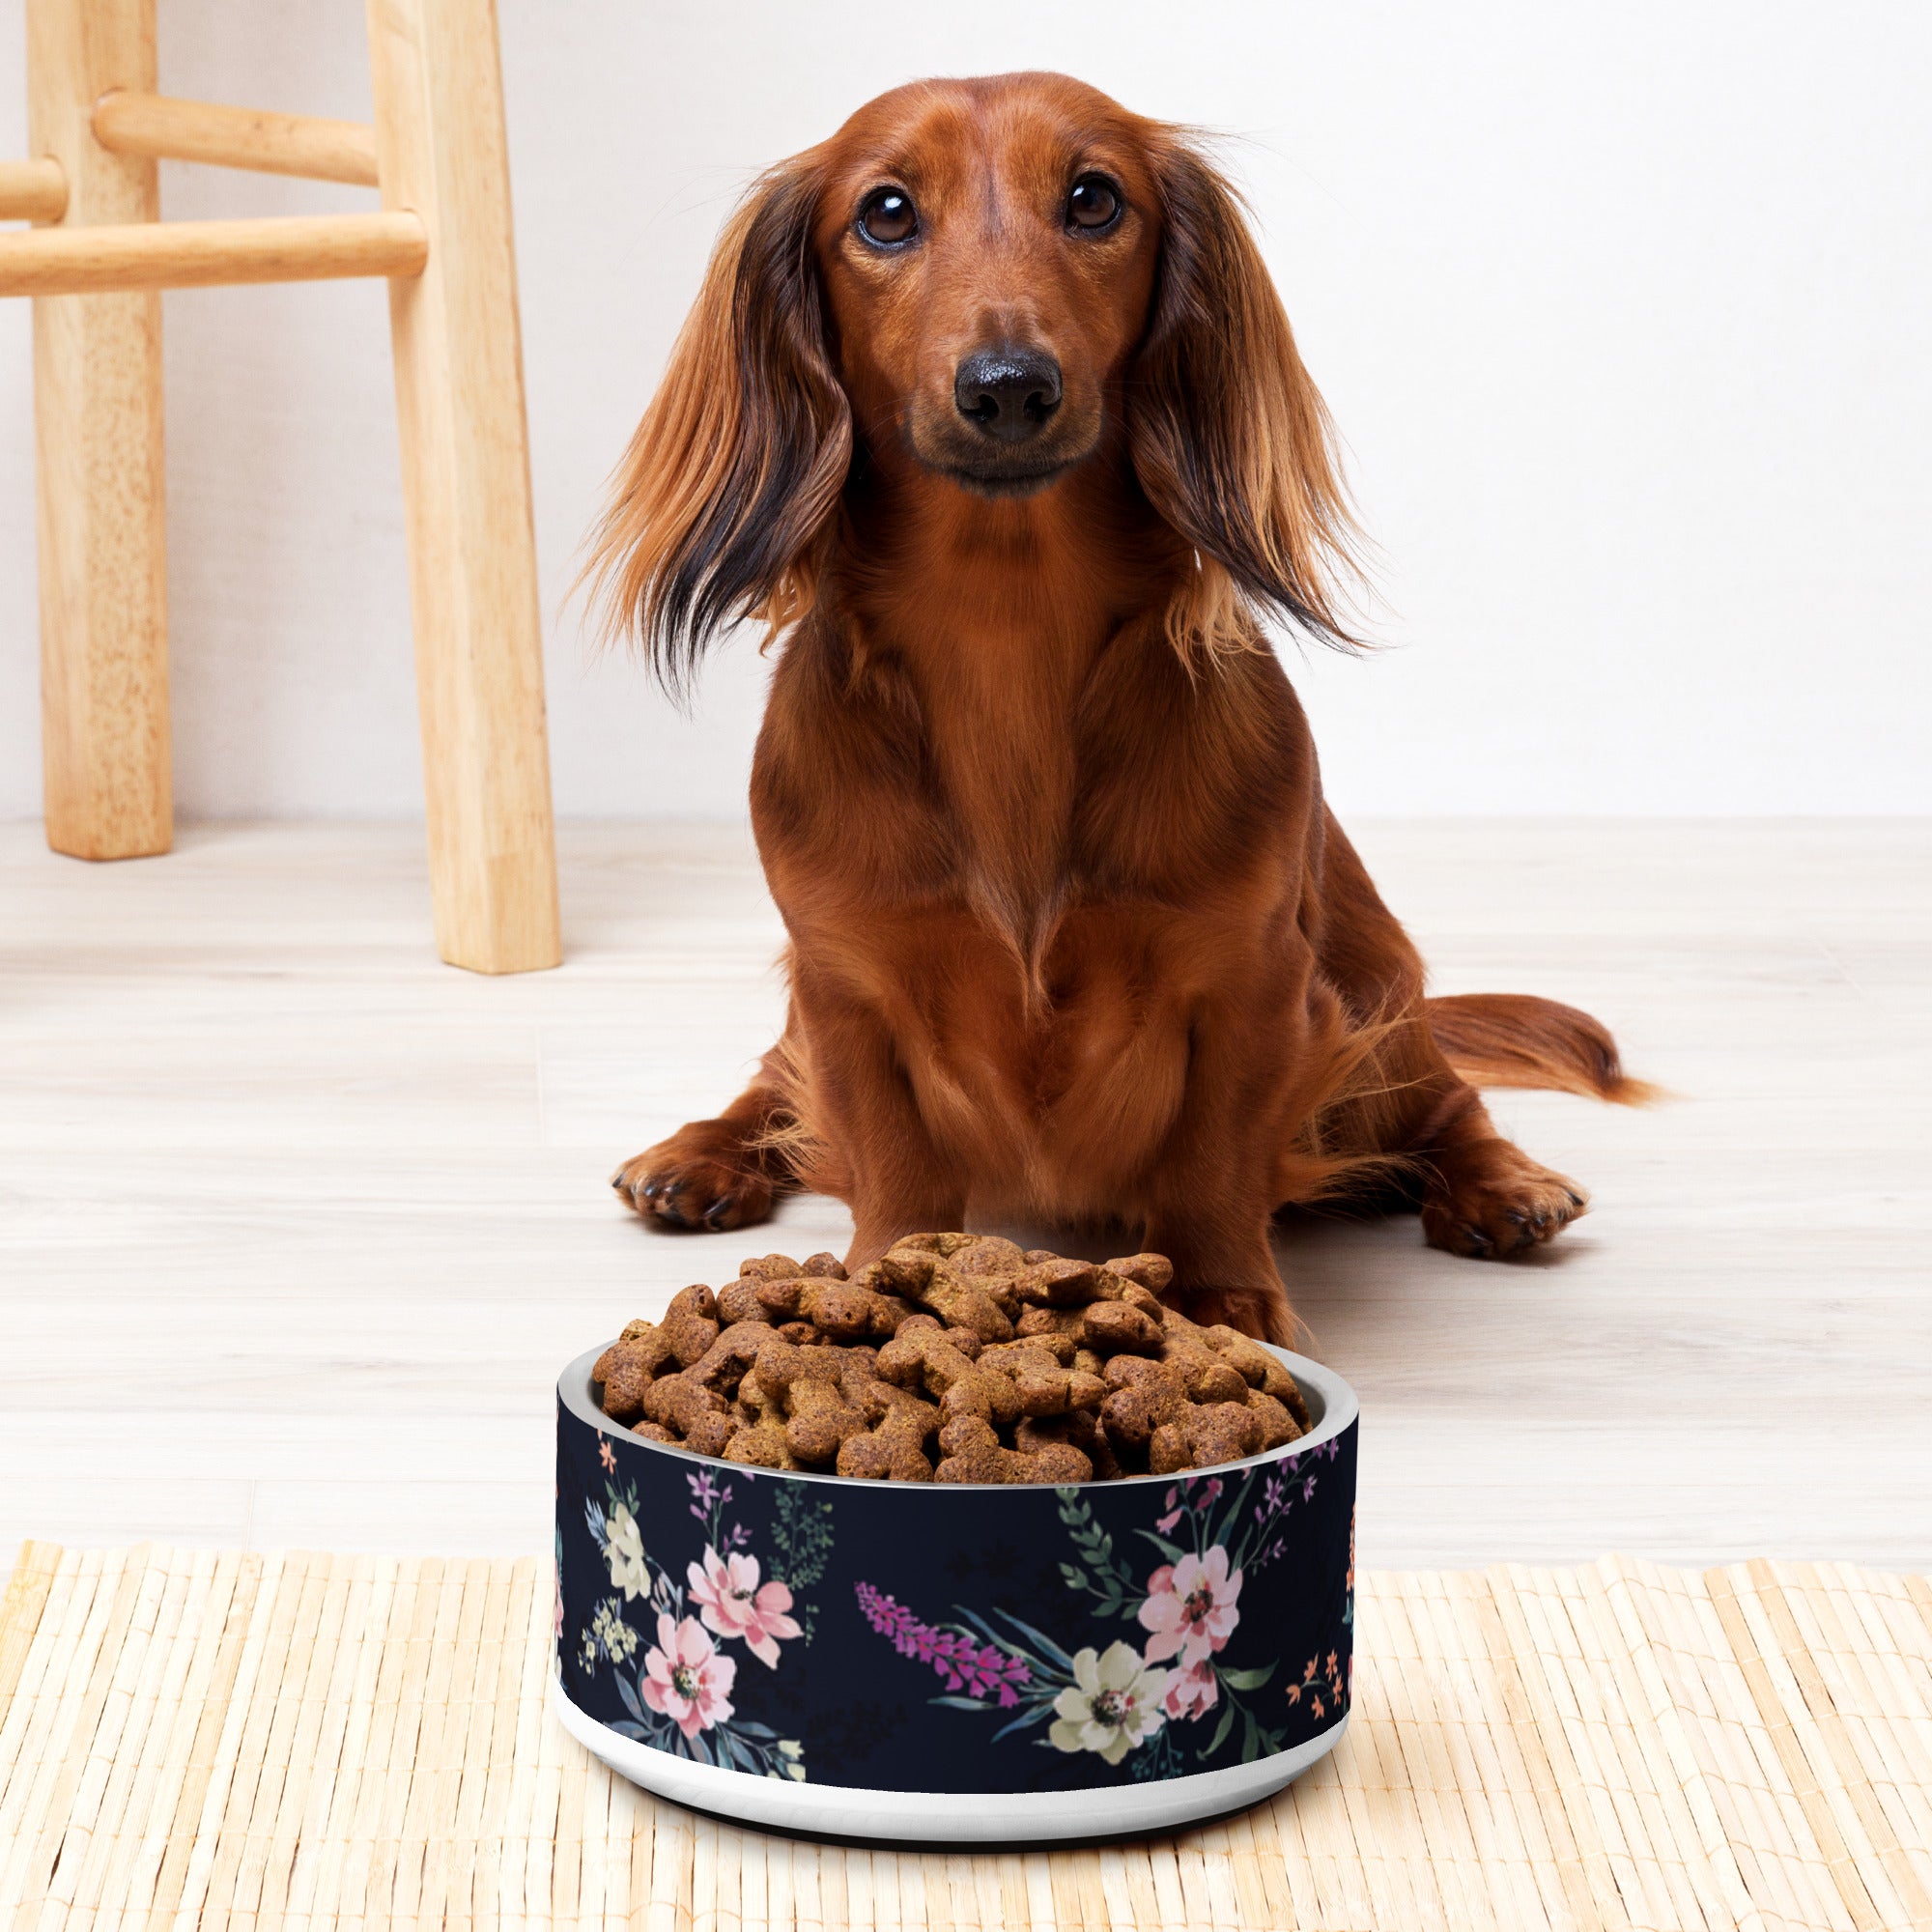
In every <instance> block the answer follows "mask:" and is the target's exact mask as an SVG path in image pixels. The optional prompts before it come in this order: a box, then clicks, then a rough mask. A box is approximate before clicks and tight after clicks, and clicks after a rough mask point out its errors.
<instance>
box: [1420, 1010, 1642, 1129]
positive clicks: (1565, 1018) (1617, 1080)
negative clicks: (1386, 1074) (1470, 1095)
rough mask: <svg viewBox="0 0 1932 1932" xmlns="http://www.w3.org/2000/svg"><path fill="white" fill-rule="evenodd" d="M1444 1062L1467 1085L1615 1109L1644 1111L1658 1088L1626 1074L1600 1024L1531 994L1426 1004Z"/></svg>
mask: <svg viewBox="0 0 1932 1932" xmlns="http://www.w3.org/2000/svg"><path fill="white" fill-rule="evenodd" d="M1423 1013H1424V1017H1425V1018H1426V1019H1427V1020H1428V1022H1429V1031H1430V1032H1431V1033H1432V1034H1433V1035H1434V1036H1435V1044H1436V1045H1437V1046H1438V1047H1440V1048H1441V1049H1442V1057H1443V1058H1444V1059H1445V1060H1447V1061H1448V1063H1449V1065H1451V1066H1452V1067H1454V1068H1455V1070H1456V1071H1457V1072H1458V1073H1460V1074H1461V1075H1462V1076H1463V1079H1464V1080H1466V1081H1467V1082H1468V1083H1469V1085H1470V1086H1472V1087H1542V1088H1549V1089H1554V1090H1556V1091H1558V1092H1561V1093H1565V1094H1582V1095H1583V1096H1584V1097H1585V1098H1586V1099H1595V1100H1610V1101H1613V1102H1615V1103H1616V1105H1618V1106H1620V1107H1644V1106H1648V1105H1650V1104H1651V1103H1652V1102H1653V1101H1656V1100H1661V1099H1662V1098H1663V1097H1664V1094H1663V1090H1662V1088H1660V1087H1653V1086H1652V1085H1651V1084H1650V1082H1649V1081H1647V1080H1634V1079H1633V1078H1632V1077H1631V1076H1630V1075H1629V1074H1628V1073H1626V1072H1625V1071H1624V1068H1623V1061H1622V1059H1621V1057H1620V1056H1619V1055H1618V1053H1617V1043H1616V1041H1615V1040H1614V1039H1613V1038H1611V1037H1610V1032H1609V1029H1608V1028H1607V1027H1605V1025H1604V1023H1603V1022H1602V1021H1601V1020H1597V1019H1593V1018H1591V1016H1590V1015H1589V1014H1588V1013H1585V1012H1579V1011H1578V1010H1577V1009H1576V1008H1575V1007H1566V1006H1565V1005H1563V1003H1562V1002H1561V1001H1560V1000H1539V999H1538V998H1536V996H1535V995H1534V994H1531V993H1457V994H1453V995H1451V996H1450V997H1449V998H1447V999H1440V1000H1425V1001H1424V1002H1423Z"/></svg>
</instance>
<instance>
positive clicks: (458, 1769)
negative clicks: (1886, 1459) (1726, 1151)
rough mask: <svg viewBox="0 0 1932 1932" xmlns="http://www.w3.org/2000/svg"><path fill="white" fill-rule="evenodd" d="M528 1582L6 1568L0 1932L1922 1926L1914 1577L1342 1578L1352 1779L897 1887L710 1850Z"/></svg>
mask: <svg viewBox="0 0 1932 1932" xmlns="http://www.w3.org/2000/svg"><path fill="white" fill-rule="evenodd" d="M551 1617H552V1593H551V1583H550V1577H549V1571H548V1566H547V1565H543V1564H539V1563H537V1562H534V1561H527V1560H526V1561H523V1562H510V1561H507V1560H506V1561H476V1562H450V1561H442V1560H438V1559H432V1558H423V1559H412V1558H394V1557H373V1556H329V1555H312V1554H301V1553H288V1554H277V1553H273V1552H270V1553H263V1552H257V1551H245V1552H244V1551H239V1550H226V1551H213V1550H185V1549H184V1550H173V1549H158V1548H139V1549H134V1550H62V1549H59V1548H54V1547H52V1546H51V1545H47V1544H29V1545H28V1546H27V1547H26V1548H25V1550H24V1552H23V1554H22V1556H21V1559H20V1563H19V1567H18V1568H17V1570H16V1571H15V1573H14V1578H13V1581H12V1583H11V1584H10V1586H9V1588H8V1591H7V1595H6V1598H5V1601H4V1604H0V1927H5V1926H15V1927H20V1926H35V1927H42V1928H51V1927H55V1926H62V1925H71V1926H76V1927H80V1926H89V1927H92V1926H100V1927H107V1926H116V1927H119V1926H153V1925H172V1926H197V1927H203V1926H205V1927H228V1926H233V1927H241V1926H246V1927H249V1928H251V1932H253V1928H261V1932H267V1928H270V1927H276V1926H286V1927H291V1928H304V1932H306V1928H317V1927H322V1926H337V1925H354V1926H357V1927H370V1928H373V1927H376V1926H381V1925H410V1926H416V1927H424V1928H427V1927H431V1926H438V1925H444V1924H448V1925H466V1926H468V1925H479V1926H525V1925H555V1926H590V1925H597V1926H610V1927H643V1928H649V1932H686V1928H693V1927H696V1928H702V1932H712V1928H719V1929H720V1932H726V1929H727V1928H738V1927H743V1928H747V1932H751V1928H763V1927H767V1926H770V1927H791V1926H810V1927H822V1928H828V1932H838V1928H843V1927H847V1926H853V1927H861V1926H863V1927H870V1926H880V1927H884V1926H903V1927H940V1926H981V1927H986V1928H993V1927H1006V1928H1013V1929H1014V1932H1016V1929H1017V1928H1021V1927H1048V1926H1066V1927H1072V1926H1082V1927H1099V1926H1134V1927H1146V1928H1153V1927H1160V1928H1164V1932H1165V1929H1166V1928H1172V1932H1182V1928H1185V1929H1186V1932H1201V1928H1206V1927H1268V1928H1276V1927H1280V1928H1289V1927H1300V1926H1306V1927H1349V1928H1361V1927H1401V1928H1405V1932H1406V1928H1410V1927H1427V1926H1436V1925H1442V1926H1469V1927H1472V1928H1485V1932H1487V1928H1491V1927H1498V1926H1506V1927H1515V1926H1613V1927H1622V1926H1643V1927H1672V1928H1676V1927H1692V1926H1694V1927H1704V1926H1709V1927H1733V1926H1742V1925H1750V1926H1760V1925H1761V1926H1784V1925H1798V1926H1833V1927H1837V1926H1845V1927H1878V1926H1884V1927H1901V1928H1903V1927H1926V1926H1932V1849H1928V1848H1932V1584H1928V1582H1927V1580H1926V1579H1925V1578H1923V1577H1892V1576H1883V1575H1877V1574H1874V1573H1872V1572H1868V1571H1861V1570H1854V1569H1851V1568H1848V1567H1846V1566H1843V1565H1834V1564H1819V1565H1802V1564H1780V1563H1765V1562H1758V1563H1751V1564H1747V1565H1743V1566H1739V1567H1737V1568H1732V1569H1724V1570H1713V1571H1708V1572H1706V1573H1704V1574H1703V1575H1701V1576H1700V1575H1697V1574H1694V1573H1687V1572H1683V1571H1676V1570H1665V1569H1660V1568H1657V1567H1655V1566H1653V1565H1650V1564H1646V1563H1637V1562H1633V1561H1630V1560H1628V1559H1624V1558H1617V1557H1612V1558H1609V1559H1606V1560H1605V1561H1604V1562H1602V1563H1600V1564H1597V1565H1595V1566H1594V1567H1591V1568H1587V1569H1576V1570H1534V1569H1524V1568H1520V1567H1517V1566H1510V1567H1508V1568H1504V1569H1496V1570H1490V1571H1486V1572H1483V1573H1481V1574H1468V1575H1457V1574H1444V1575H1410V1574H1395V1573H1385V1574H1380V1575H1375V1574H1368V1575H1364V1576H1363V1577H1362V1578H1361V1579H1360V1589H1359V1595H1358V1600H1357V1619H1358V1622H1357V1642H1358V1656H1359V1658H1360V1662H1359V1664H1358V1667H1357V1671H1356V1677H1355V1710H1354V1718H1353V1721H1352V1724H1351V1726H1350V1732H1349V1735H1348V1737H1347V1739H1346V1740H1345V1742H1344V1743H1343V1745H1342V1747H1340V1749H1339V1750H1337V1751H1336V1752H1335V1753H1334V1754H1333V1755H1332V1756H1331V1757H1330V1758H1329V1759H1328V1760H1326V1761H1325V1762H1324V1763H1323V1764H1321V1765H1320V1766H1319V1767H1317V1768H1316V1769H1315V1770H1314V1771H1312V1772H1310V1773H1309V1774H1308V1775H1307V1776H1305V1777H1304V1778H1303V1779H1302V1780H1301V1781H1300V1783H1298V1784H1297V1785H1295V1786H1293V1788H1292V1789H1291V1790H1289V1791H1287V1792H1285V1793H1283V1794H1282V1795H1281V1796H1280V1797H1279V1798H1277V1799H1275V1800H1273V1801H1272V1802H1270V1803H1268V1804H1262V1805H1259V1806H1257V1807H1256V1808H1255V1809H1253V1810H1252V1811H1249V1812H1247V1813H1244V1814H1243V1815H1241V1816H1239V1817H1237V1818H1235V1819H1232V1820H1229V1821H1225V1822H1223V1823H1221V1824H1217V1825H1214V1826H1212V1827H1209V1828H1207V1829H1203V1830H1199V1831H1192V1832H1185V1833H1179V1834H1178V1835H1175V1836H1173V1837H1168V1838H1161V1839H1156V1840H1151V1841H1149V1842H1145V1843H1138V1844H1133V1845H1127V1846H1110V1847H1108V1848H1106V1849H1104V1850H1094V1851H1054V1852H1039V1853H1029V1854H1020V1853H998V1854H985V1855H980V1856H967V1855H962V1854H958V1853H950V1854H949V1853H943V1852H935V1853H929V1854H914V1853H903V1852H902V1853H893V1852H886V1851H876V1850H854V1849H849V1848H844V1847H834V1846H827V1845H819V1844H814V1843H810V1842H806V1841H801V1840H793V1839H787V1838H782V1837H773V1836H768V1835H766V1834H764V1833H757V1832H752V1831H739V1830H735V1829H733V1828H731V1827H729V1826H725V1825H720V1824H717V1823H715V1822H713V1821H712V1820H709V1819H706V1818H701V1817H697V1816H695V1815H694V1814H692V1813H690V1812H688V1811H683V1810H680V1809H679V1808H678V1807H677V1806H675V1805H672V1804H661V1803H659V1802H658V1801H656V1800H654V1799H652V1798H650V1797H649V1796H648V1795H646V1794H645V1793H643V1792H641V1791H638V1790H636V1789H634V1788H633V1787H632V1786H630V1785H629V1784H626V1783H625V1782H623V1781H622V1780H621V1779H619V1778H616V1777H613V1776H611V1774H610V1773H608V1772H607V1771H606V1770H605V1769H604V1768H603V1766H602V1765H600V1764H599V1763H598V1762H597V1761H596V1760H595V1759H594V1758H591V1757H590V1756H588V1755H587V1754H586V1753H585V1752H584V1751H583V1750H582V1748H581V1747H579V1746H578V1745H576V1744H575V1743H574V1742H573V1741H572V1740H571V1739H570V1738H569V1737H568V1736H567V1735H566V1734H565V1733H564V1732H563V1731H562V1730H561V1729H560V1728H559V1727H558V1725H557V1724H556V1723H555V1722H554V1721H553V1719H551V1718H550V1716H549V1713H548V1710H547V1706H546V1702H545V1692H546V1675H547V1671H548V1667H549V1659H550V1642H551Z"/></svg>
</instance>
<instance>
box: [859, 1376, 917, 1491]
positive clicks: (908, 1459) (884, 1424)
mask: <svg viewBox="0 0 1932 1932" xmlns="http://www.w3.org/2000/svg"><path fill="white" fill-rule="evenodd" d="M877 1386H878V1387H880V1388H889V1387H891V1384H890V1383H887V1382H880V1383H878V1384H877ZM893 1393H894V1394H895V1395H896V1396H900V1397H902V1398H903V1400H901V1401H899V1402H895V1403H886V1404H885V1405H884V1411H885V1412H884V1413H883V1414H882V1415H880V1416H879V1417H878V1418H877V1420H876V1421H874V1423H873V1425H872V1427H871V1428H870V1429H868V1430H867V1431H866V1433H865V1434H864V1435H848V1436H847V1437H846V1438H845V1440H844V1441H843V1442H841V1443H840V1444H839V1445H838V1473H839V1474H840V1475H841V1476H860V1477H864V1478H866V1479H867V1480H868V1481H872V1482H897V1483H929V1482H931V1481H932V1463H930V1462H929V1461H928V1460H927V1458H926V1454H925V1445H926V1442H927V1441H928V1440H929V1439H930V1437H931V1435H932V1434H933V1430H934V1428H935V1426H936V1425H937V1423H938V1421H939V1411H938V1410H937V1409H936V1408H934V1407H933V1406H932V1405H931V1404H930V1403H925V1402H919V1401H917V1400H915V1399H914V1398H912V1397H909V1396H906V1395H905V1391H904V1390H902V1389H893Z"/></svg>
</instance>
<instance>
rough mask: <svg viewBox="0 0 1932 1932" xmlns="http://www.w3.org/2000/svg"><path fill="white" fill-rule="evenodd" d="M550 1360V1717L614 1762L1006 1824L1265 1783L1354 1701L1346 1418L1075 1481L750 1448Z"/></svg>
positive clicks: (1216, 1808)
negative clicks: (652, 1424) (653, 1416)
mask: <svg viewBox="0 0 1932 1932" xmlns="http://www.w3.org/2000/svg"><path fill="white" fill-rule="evenodd" d="M602 1353H603V1350H602V1349H601V1348H598V1349H592V1350H589V1351H588V1352H587V1353H585V1354H582V1355H580V1356H579V1357H578V1359H577V1360H576V1361H574V1362H573V1363H571V1365H570V1367H569V1368H568V1369H566V1370H565V1371H564V1373H563V1377H562V1378H561V1379H560V1380H559V1382H558V1383H557V1445H556V1572H557V1606H556V1631H557V1636H556V1676H555V1679H554V1683H553V1685H552V1695H553V1702H554V1706H555V1709H556V1713H557V1716H558V1717H559V1718H560V1719H561V1720H562V1721H563V1724H564V1726H565V1727H566V1728H567V1729H568V1730H569V1731H570V1732H571V1733H572V1734H573V1735H574V1736H575V1737H577V1738H578V1739H580V1740H581V1741H582V1743H583V1744H584V1745H586V1746H587V1747H589V1748H590V1749H591V1750H592V1751H594V1752H595V1753H596V1755H597V1756H599V1757H600V1758H602V1759H603V1760H604V1762H605V1763H606V1764H608V1765H610V1766H611V1769H612V1770H613V1771H616V1772H619V1773H621V1774H622V1775H623V1776H625V1777H628V1778H631V1779H633V1780H634V1781H635V1782H637V1783H639V1784H641V1785H643V1786H645V1787H646V1788H647V1789H648V1790H651V1791H654V1792H657V1793H658V1794H659V1795H660V1796H662V1797H666V1798H669V1799H673V1800H675V1801H676V1802H677V1803H678V1804H688V1805H692V1806H695V1807H696V1808H697V1809H699V1810H703V1811H711V1812H717V1813H720V1814H723V1815H725V1816H726V1817H730V1818H734V1819H737V1820H740V1821H742V1822H744V1823H747V1824H752V1825H759V1826H770V1827H775V1828H778V1829H780V1830H784V1831H797V1832H808V1833H821V1834H826V1835H837V1836H846V1837H858V1838H888V1839H906V1840H914V1841H925V1842H936V1841H952V1842H968V1843H998V1842H1012V1841H1020V1840H1035V1839H1066V1838H1080V1839H1094V1838H1104V1837H1118V1836H1124V1835H1132V1834H1138V1833H1147V1832H1152V1831H1158V1830H1164V1829H1168V1828H1171V1827H1174V1826H1178V1825H1181V1824H1185V1823H1188V1822H1189V1821H1192V1820H1195V1819H1200V1818H1206V1817H1212V1816H1215V1815H1218V1814H1221V1813H1225V1812H1229V1811H1233V1810H1236V1809H1238V1808H1240V1807H1241V1806H1243V1805H1247V1804H1253V1803H1254V1802H1255V1801H1256V1800H1257V1799H1261V1798H1264V1797H1266V1796H1267V1795H1268V1794H1269V1793H1271V1792H1274V1791H1277V1790H1279V1789H1280V1788H1281V1787H1282V1786H1283V1785H1284V1784H1286V1783H1288V1782H1289V1781H1290V1780H1291V1779H1292V1778H1293V1777H1294V1776H1297V1775H1298V1774H1299V1773H1300V1772H1302V1771H1304V1770H1305V1769H1306V1768H1307V1767H1308V1766H1309V1765H1311V1764H1313V1763H1314V1762H1315V1761H1316V1760H1317V1759H1318V1758H1320V1757H1321V1756H1322V1755H1323V1753H1325V1752H1326V1751H1328V1750H1330V1749H1332V1748H1333V1747H1334V1745H1335V1743H1336V1742H1337V1740H1338V1739H1339V1738H1340V1737H1341V1735H1342V1731H1343V1729H1344V1727H1345V1725H1346V1724H1347V1722H1348V1712H1349V1690H1350V1639H1351V1637H1352V1635H1353V1620H1354V1513H1355V1512H1354V1506H1355V1418H1356V1407H1355V1398H1354V1394H1353V1392H1352V1391H1351V1390H1350V1387H1349V1385H1348V1384H1347V1383H1346V1382H1345V1381H1343V1380H1342V1378H1340V1377H1339V1376H1336V1375H1333V1374H1331V1373H1330V1372H1329V1371H1328V1370H1326V1369H1324V1368H1322V1367H1321V1365H1320V1364H1319V1363H1315V1362H1311V1361H1308V1360H1306V1359H1304V1358H1303V1357H1302V1356H1300V1355H1291V1354H1288V1353H1286V1352H1284V1351H1282V1350H1276V1353H1277V1354H1279V1355H1280V1358H1281V1360H1282V1362H1283V1364H1284V1365H1285V1366H1286V1367H1287V1368H1288V1370H1289V1372H1290V1373H1291V1374H1292V1375H1293V1377H1294V1379H1295V1381H1296V1382H1297V1383H1298V1384H1299V1385H1300V1388H1301V1392H1302V1395H1303V1397H1304V1398H1305V1399H1306V1401H1307V1404H1308V1409H1309V1414H1310V1416H1311V1418H1312V1420H1313V1424H1314V1426H1313V1428H1312V1429H1311V1430H1310V1432H1309V1433H1308V1434H1307V1435H1304V1436H1302V1437H1301V1439H1300V1440H1299V1441H1296V1442H1293V1443H1291V1444H1289V1445H1288V1446H1287V1447H1286V1448H1282V1449H1277V1450H1273V1451H1270V1452H1269V1453H1267V1454H1265V1455H1262V1456H1256V1457H1253V1458H1251V1459H1250V1460H1249V1461H1247V1462H1245V1463H1230V1464H1228V1465H1227V1466H1225V1467H1223V1468H1219V1469H1213V1470H1208V1471H1194V1472H1190V1473H1188V1474H1185V1475H1181V1476H1138V1477H1130V1478H1127V1479H1126V1480H1123V1481H1120V1482H1112V1483H1102V1482H1094V1483H1083V1484H1079V1485H1077V1486H1074V1487H1068V1488H1063V1489H1054V1488H1048V1487H1044V1486H1041V1487H1037V1488H1035V1487H1020V1486H1012V1487H1006V1486H999V1485H978V1484H975V1485H966V1484H961V1485H956V1486H955V1485H952V1484H938V1483H873V1482H861V1481H855V1480H852V1479H848V1478H846V1477H842V1476H823V1475H816V1474H805V1473H792V1472H788V1471H780V1470H768V1469H751V1468H745V1467H741V1466H739V1465H737V1464H734V1463H717V1462H712V1461H710V1460H708V1459H706V1458H704V1457H700V1456H696V1455H694V1454H692V1453H691V1452H690V1451H689V1450H685V1449H681V1448H676V1447H672V1446H669V1445H668V1444H664V1443H659V1442H653V1441H649V1440H647V1439H645V1438H644V1437H642V1436H638V1435H632V1434H631V1433H630V1432H629V1431H628V1430H626V1429H625V1428H623V1427H622V1426H621V1425H620V1424H617V1423H614V1422H612V1421H611V1419H610V1418H609V1417H608V1416H606V1415H605V1414H604V1413H603V1412H602V1411H601V1410H600V1409H599V1408H598V1406H597V1404H596V1402H595V1400H594V1399H593V1397H592V1394H591V1385H590V1369H591V1365H592V1364H593V1363H594V1362H595V1361H596V1360H597V1358H598V1356H599V1355H600V1354H602Z"/></svg>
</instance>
